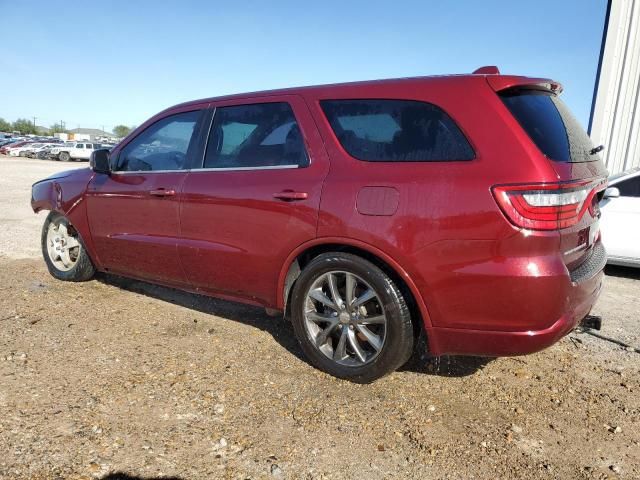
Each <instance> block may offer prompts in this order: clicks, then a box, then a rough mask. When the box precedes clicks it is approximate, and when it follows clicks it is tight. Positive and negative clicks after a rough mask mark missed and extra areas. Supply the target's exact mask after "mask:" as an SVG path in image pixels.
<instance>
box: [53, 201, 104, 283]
mask: <svg viewBox="0 0 640 480" xmlns="http://www.w3.org/2000/svg"><path fill="white" fill-rule="evenodd" d="M42 255H43V257H44V261H45V262H46V264H47V268H48V269H49V273H51V275H53V276H54V277H55V278H57V279H58V280H65V281H69V282H83V281H86V280H89V279H90V278H91V277H93V275H94V274H95V268H94V266H93V263H92V262H91V259H90V258H89V255H88V254H87V251H86V249H85V246H84V243H83V242H82V239H81V238H80V234H79V233H78V231H77V230H76V229H75V228H74V227H73V225H71V223H69V221H68V220H67V219H66V218H65V217H64V216H62V215H60V214H59V213H57V212H51V213H49V215H48V216H47V219H46V220H45V222H44V225H43V226H42Z"/></svg>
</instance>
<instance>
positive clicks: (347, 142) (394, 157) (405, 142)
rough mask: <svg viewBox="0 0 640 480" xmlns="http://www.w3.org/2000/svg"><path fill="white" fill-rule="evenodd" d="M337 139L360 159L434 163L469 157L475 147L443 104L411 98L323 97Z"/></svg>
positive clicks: (325, 111) (324, 108)
mask: <svg viewBox="0 0 640 480" xmlns="http://www.w3.org/2000/svg"><path fill="white" fill-rule="evenodd" d="M320 105H321V107H322V110H323V111H324V113H325V115H326V116H327V120H328V121H329V124H330V125H331V128H332V129H333V131H334V133H335V135H336V137H337V138H338V141H339V142H340V144H341V145H342V147H343V148H344V149H345V150H346V151H347V153H349V155H351V156H352V157H355V158H357V159H358V160H364V161H367V162H432V161H455V160H472V159H473V158H474V156H475V155H474V152H473V149H472V148H471V145H470V144H469V142H468V141H467V139H466V137H465V136H464V134H463V133H462V132H461V131H460V129H459V128H458V126H457V125H456V124H455V122H454V121H453V120H452V119H451V117H449V115H447V114H446V113H445V112H444V111H443V110H442V109H441V108H439V107H437V106H435V105H432V104H430V103H426V102H418V101H414V100H378V99H370V100H361V99H354V100H323V101H321V102H320Z"/></svg>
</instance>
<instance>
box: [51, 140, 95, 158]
mask: <svg viewBox="0 0 640 480" xmlns="http://www.w3.org/2000/svg"><path fill="white" fill-rule="evenodd" d="M98 148H101V145H100V144H99V143H90V142H65V143H64V144H63V145H60V146H59V147H55V148H52V149H51V151H50V152H49V158H51V159H53V160H61V161H63V162H68V161H69V160H89V157H90V156H91V152H93V151H94V150H96V149H98Z"/></svg>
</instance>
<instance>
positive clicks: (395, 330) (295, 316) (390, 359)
mask: <svg viewBox="0 0 640 480" xmlns="http://www.w3.org/2000/svg"><path fill="white" fill-rule="evenodd" d="M332 271H343V272H349V273H351V274H354V275H357V276H358V277H360V278H361V279H362V280H364V281H365V282H366V283H367V284H369V285H370V286H371V288H372V289H373V290H374V291H375V292H376V293H377V295H378V297H379V298H380V300H381V303H382V306H383V308H384V313H385V315H386V317H387V324H386V338H385V341H384V344H383V346H382V349H381V350H380V352H379V353H378V355H377V356H376V357H375V358H373V359H372V360H371V361H370V362H369V363H365V364H364V365H354V366H347V365H343V364H340V363H337V362H336V361H334V360H333V359H330V358H329V357H327V356H326V355H325V354H323V353H322V352H321V351H320V350H319V349H318V348H317V347H316V346H315V344H314V342H313V340H312V339H311V338H310V336H309V334H308V333H307V328H306V327H305V314H304V311H305V308H306V301H307V298H306V296H307V292H308V291H309V289H310V288H311V287H312V285H313V283H314V282H315V281H316V280H317V279H318V278H320V277H321V276H322V275H324V274H325V273H328V272H332ZM291 321H292V323H293V328H294V331H295V334H296V337H297V339H298V342H300V346H301V347H302V350H303V351H304V353H305V354H306V356H307V358H308V359H309V360H310V362H311V363H312V364H313V365H314V366H316V367H317V368H319V369H320V370H322V371H324V372H327V373H329V374H330V375H333V376H335V377H338V378H343V379H346V380H350V381H352V382H357V383H369V382H372V381H373V380H376V379H378V378H380V377H383V376H384V375H387V374H388V373H391V372H392V371H394V370H396V369H397V368H399V367H401V366H402V365H404V364H405V363H406V362H407V360H409V358H410V357H411V354H412V353H413V346H414V329H413V324H412V322H411V314H410V311H409V307H408V306H407V302H406V300H405V298H404V297H403V295H402V293H401V292H400V289H399V288H398V287H397V286H396V284H395V283H394V282H393V281H392V280H391V278H389V276H387V275H386V274H385V273H384V272H383V271H382V270H381V269H380V268H378V267H377V266H376V265H374V264H373V263H371V262H369V261H368V260H365V259H363V258H362V257H359V256H357V255H352V254H349V253H341V252H332V253H325V254H322V255H319V256H318V257H316V258H314V259H313V260H312V261H311V262H310V263H309V264H308V265H307V266H306V267H305V268H304V270H303V271H302V273H301V274H300V276H299V277H298V279H297V280H296V283H295V284H294V286H293V292H292V297H291ZM345 327H346V325H345Z"/></svg>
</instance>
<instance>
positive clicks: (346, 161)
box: [32, 70, 606, 355]
mask: <svg viewBox="0 0 640 480" xmlns="http://www.w3.org/2000/svg"><path fill="white" fill-rule="evenodd" d="M479 73H491V74H490V75H488V76H485V75H482V74H476V75H466V76H451V77H432V78H414V79H401V80H387V81H376V82H359V83H352V84H342V85H331V86H321V87H306V88H297V89H288V90H281V91H273V92H261V93H258V94H244V95H234V96H228V97H221V98H213V99H207V100H200V101H197V102H190V103H186V104H182V105H179V106H177V107H173V108H171V109H168V110H165V111H164V112H161V113H160V114H158V115H156V116H155V117H154V118H153V119H151V120H149V121H148V122H146V123H145V124H144V125H142V126H141V127H140V128H138V129H137V130H136V131H135V132H133V133H132V134H131V135H130V136H129V137H127V138H126V139H125V140H124V141H123V142H122V143H121V145H119V146H118V147H116V149H115V150H114V152H112V154H113V155H117V153H118V151H119V150H120V149H121V148H122V146H124V145H126V143H128V142H129V141H130V140H131V139H132V138H134V137H135V136H136V135H138V134H139V133H140V132H141V131H142V130H143V129H144V128H146V127H147V126H148V125H150V123H152V122H154V121H156V120H158V119H160V118H162V117H164V116H167V115H170V114H172V113H175V112H178V111H185V110H189V109H192V108H194V107H201V108H208V106H209V105H211V106H213V107H220V106H227V105H241V104H246V103H255V102H265V101H286V102H289V103H290V104H291V106H292V108H293V110H294V113H295V115H296V118H297V121H298V123H299V125H300V129H301V131H302V134H303V137H304V141H305V145H306V148H307V151H308V153H309V157H310V159H311V164H310V166H309V167H308V168H300V169H295V168H294V169H277V170H248V171H246V170H245V171H206V170H200V171H198V170H193V171H190V172H189V171H183V172H175V173H149V172H146V173H145V172H140V173H135V174H127V175H122V174H117V173H116V174H112V175H111V176H107V175H103V174H96V175H93V174H92V173H91V172H90V171H88V170H83V171H79V172H77V173H73V174H71V175H69V176H67V177H64V178H58V179H51V180H47V181H44V182H40V183H38V184H36V185H34V188H33V200H32V203H33V206H34V209H36V210H38V209H43V208H58V207H55V202H56V193H55V186H54V185H60V186H61V187H62V188H61V194H62V202H61V207H59V210H60V211H62V212H65V213H66V214H67V215H68V216H69V217H70V220H71V221H72V223H73V224H74V225H75V226H76V228H77V229H78V231H79V232H80V233H81V235H82V236H83V239H84V241H85V244H86V245H87V249H88V251H89V253H90V255H91V257H92V259H93V260H94V262H95V263H96V265H97V266H98V268H99V269H101V270H105V269H109V270H110V271H116V272H118V273H120V274H123V275H127V276H131V277H135V278H143V279H147V280H151V281H156V282H158V283H162V284H164V285H172V286H177V287H179V288H183V289H186V290H190V291H197V292H201V293H205V294H210V295H215V296H220V297H223V298H230V299H236V300H240V301H243V302H247V303H252V304H259V305H263V306H266V307H268V308H275V309H283V307H284V305H283V301H284V300H283V299H284V292H283V290H284V288H285V284H286V276H287V272H288V271H289V267H290V266H291V264H292V262H293V261H294V260H295V259H296V258H297V257H298V255H300V254H302V253H303V252H305V251H306V250H307V249H309V248H311V247H315V246H319V245H323V244H342V245H345V246H351V247H354V248H358V249H361V250H364V251H367V252H369V253H370V254H371V255H375V256H377V257H378V258H379V259H380V260H381V261H382V262H384V263H386V264H387V265H388V266H389V267H390V268H391V269H393V270H395V272H396V273H397V274H398V276H400V277H401V278H402V279H403V280H404V281H405V282H406V284H407V285H408V288H409V289H410V291H411V292H412V294H413V295H414V297H415V298H416V303H417V305H418V309H419V311H420V313H421V316H422V320H423V322H424V325H425V328H426V331H427V336H428V339H429V345H430V348H431V351H432V353H434V354H445V353H461V354H480V355H510V354H522V353H528V352H534V351H537V350H540V349H541V348H544V347H546V346H548V345H550V344H552V343H553V342H555V341H557V340H558V339H559V338H561V337H562V336H563V335H565V334H566V333H567V332H568V331H569V330H570V329H571V328H573V327H574V325H575V324H576V322H578V321H579V320H580V319H581V318H582V317H584V316H585V315H586V314H587V313H588V312H589V310H590V309H591V307H592V305H593V304H594V303H595V301H596V299H597V296H598V294H599V291H600V284H601V278H602V273H601V272H599V273H596V274H595V275H593V276H591V278H589V279H587V280H586V281H584V282H582V283H579V284H575V283H572V282H571V279H570V273H569V270H570V269H573V268H575V267H576V266H577V265H579V264H580V263H581V262H582V261H583V260H584V258H585V251H576V252H573V253H570V254H568V255H565V254H564V252H566V251H570V250H571V249H573V248H575V247H576V246H578V245H579V242H580V241H581V240H584V238H585V231H589V229H590V228H592V226H593V224H594V215H596V213H595V211H594V210H593V209H591V208H585V209H584V210H583V211H581V212H580V216H579V218H578V219H577V220H576V222H572V224H571V225H570V226H568V227H567V228H563V229H561V230H558V229H552V230H547V231H545V230H530V231H529V230H525V229H523V228H520V227H518V226H516V225H515V224H514V223H512V222H511V221H509V220H508V219H507V218H506V217H505V214H504V213H503V211H502V210H501V208H500V206H499V205H498V203H497V202H496V199H495V198H494V196H493V193H492V188H494V187H496V186H500V185H520V184H532V183H535V184H544V185H548V186H550V187H549V188H555V187H553V185H557V184H558V182H559V181H560V182H568V181H586V182H594V184H595V183H598V182H600V181H602V180H603V179H604V178H606V171H605V169H604V166H603V165H602V163H601V162H590V163H587V164H559V163H556V162H552V161H549V160H548V159H546V158H545V157H544V156H543V155H542V154H541V153H540V151H539V150H538V149H537V147H536V146H535V144H534V143H533V142H532V141H531V140H530V139H529V137H528V136H527V135H526V133H525V132H524V130H523V129H522V128H521V127H520V125H519V124H518V123H517V121H516V120H515V119H514V118H513V116H512V115H511V114H510V113H509V111H508V110H507V109H506V108H505V107H504V105H503V104H502V102H501V101H500V99H499V98H498V97H497V95H496V93H495V92H496V90H500V89H502V88H507V87H511V86H515V85H542V84H544V85H547V86H548V87H549V88H553V89H556V90H559V89H560V88H561V87H560V85H559V84H558V83H557V82H554V81H551V80H548V79H536V78H525V77H514V76H504V75H499V74H496V73H493V72H489V71H488V70H487V71H482V72H479ZM340 98H385V99H393V98H397V99H411V100H421V101H426V102H431V103H433V104H435V105H438V106H439V107H441V108H443V109H444V110H445V111H446V112H447V113H448V114H449V115H450V116H451V117H452V118H453V119H454V120H455V122H456V123H457V124H458V125H459V126H460V128H461V130H462V131H463V132H464V133H465V135H466V136H467V137H468V139H469V141H470V143H471V145H472V146H473V148H474V150H475V152H476V158H475V159H474V160H472V161H466V162H431V163H428V162H412V163H386V162H380V163H369V162H363V161H359V160H356V159H354V158H352V157H350V156H349V155H348V154H347V153H346V152H345V151H344V149H343V148H342V147H341V145H340V144H339V142H338V141H337V139H336V138H335V135H334V133H333V131H332V130H331V128H330V126H329V124H328V122H327V120H326V118H325V116H324V114H323V112H322V110H321V109H320V107H319V101H320V100H323V99H340ZM590 200H593V199H592V198H590ZM594 238H596V240H595V241H596V242H597V241H599V240H597V237H594ZM590 248H591V246H589V249H590Z"/></svg>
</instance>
